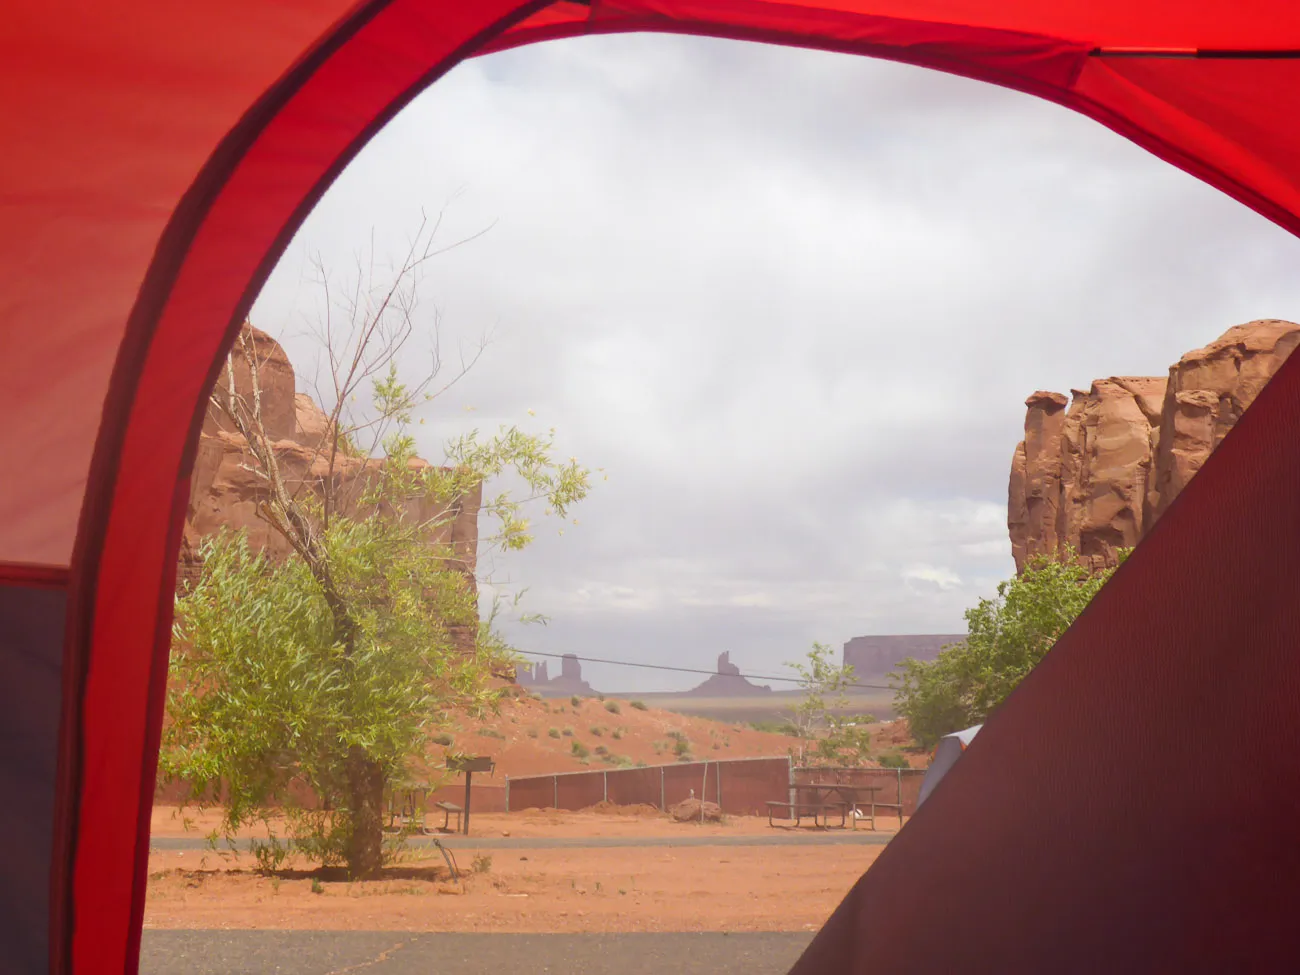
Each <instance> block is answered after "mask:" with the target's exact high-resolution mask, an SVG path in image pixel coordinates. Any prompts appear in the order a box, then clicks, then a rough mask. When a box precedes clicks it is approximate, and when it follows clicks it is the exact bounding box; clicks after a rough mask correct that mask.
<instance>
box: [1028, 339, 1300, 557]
mask: <svg viewBox="0 0 1300 975" xmlns="http://www.w3.org/2000/svg"><path fill="white" fill-rule="evenodd" d="M1297 344H1300V325H1295V324H1293V323H1291V322H1283V321H1277V320H1273V319H1268V320H1262V321H1254V322H1248V323H1246V324H1244V325H1237V326H1234V327H1233V328H1230V329H1229V330H1228V331H1227V332H1225V333H1224V334H1223V335H1222V336H1220V337H1219V338H1218V339H1217V340H1215V341H1214V342H1212V343H1210V344H1209V345H1207V346H1205V347H1204V348H1201V349H1196V350H1195V351H1193V352H1189V353H1187V354H1186V355H1184V356H1183V357H1182V358H1181V359H1179V360H1178V362H1177V363H1175V364H1174V365H1173V366H1171V367H1170V369H1169V375H1168V377H1167V378H1166V377H1150V376H1141V377H1135V376H1116V377H1111V378H1110V379H1098V380H1096V381H1095V382H1094V383H1093V384H1092V386H1091V387H1090V388H1089V389H1088V390H1086V391H1084V390H1078V389H1075V390H1071V394H1072V397H1073V398H1072V400H1070V401H1067V400H1066V398H1065V397H1064V396H1063V395H1061V394H1060V393H1052V392H1042V391H1040V392H1036V393H1034V394H1033V395H1032V396H1030V397H1029V398H1028V399H1027V400H1025V406H1026V408H1027V412H1026V414H1025V439H1024V440H1023V441H1022V442H1021V443H1020V444H1018V445H1017V446H1016V451H1015V454H1014V456H1013V458H1012V461H1011V478H1010V482H1009V485H1008V491H1007V494H1008V503H1007V529H1008V531H1009V533H1010V535H1011V550H1012V556H1013V557H1014V558H1015V562H1016V571H1017V572H1019V571H1021V570H1022V569H1023V568H1024V566H1025V563H1026V561H1027V560H1028V559H1029V558H1032V557H1034V556H1038V555H1052V554H1055V553H1059V552H1061V551H1062V550H1063V549H1064V548H1065V547H1066V546H1070V547H1073V548H1074V550H1075V551H1076V552H1077V553H1078V556H1079V559H1080V561H1082V562H1083V563H1084V564H1085V565H1088V566H1089V567H1091V568H1093V569H1101V568H1104V567H1107V566H1112V565H1114V564H1115V563H1116V560H1117V554H1116V553H1117V550H1118V549H1120V548H1129V547H1132V546H1134V545H1136V544H1137V543H1138V542H1139V541H1140V540H1141V539H1142V537H1143V536H1144V535H1145V533H1146V532H1148V531H1150V529H1151V526H1152V525H1154V524H1155V522H1156V520H1157V519H1158V518H1159V517H1160V516H1161V515H1162V514H1163V513H1164V512H1165V511H1166V510H1167V509H1168V508H1169V505H1170V504H1171V503H1172V502H1173V500H1174V499H1175V498H1176V497H1177V496H1178V493H1179V492H1180V491H1181V490H1182V489H1183V488H1184V487H1185V486H1186V485H1187V482H1188V481H1190V480H1191V478H1192V476H1193V475H1194V474H1195V473H1196V472H1197V471H1198V470H1200V468H1201V465H1202V464H1204V463H1205V459H1206V458H1207V457H1209V455H1210V454H1211V453H1212V452H1213V451H1214V449H1215V448H1216V447H1218V445H1219V444H1220V443H1221V442H1222V441H1223V438H1224V436H1226V435H1227V433H1228V431H1229V430H1231V429H1232V427H1233V426H1234V425H1235V424H1236V422H1237V420H1238V419H1240V418H1241V414H1242V413H1243V412H1245V410H1246V408H1247V407H1248V406H1250V404H1251V403H1252V402H1254V399H1255V397H1256V396H1258V395H1259V391H1260V390H1261V389H1263V388H1264V385H1265V383H1267V382H1268V380H1269V378H1270V377H1271V376H1272V375H1273V373H1275V372H1276V371H1277V370H1278V368H1279V367H1280V366H1281V365H1282V363H1283V362H1285V361H1286V359H1287V357H1288V356H1289V355H1290V354H1291V352H1292V350H1293V349H1295V347H1296V345H1297ZM1067 402H1069V409H1068V410H1067V409H1066V404H1067Z"/></svg>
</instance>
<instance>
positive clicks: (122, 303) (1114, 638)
mask: <svg viewBox="0 0 1300 975" xmlns="http://www.w3.org/2000/svg"><path fill="white" fill-rule="evenodd" d="M633 30H643V31H664V32H681V33H694V34H707V35H714V36H719V37H730V38H736V39H742V40H753V41H762V42H770V43H779V44H790V45H800V46H805V47H815V48H823V49H826V50H831V51H842V52H845V53H852V54H862V55H869V56H874V57H883V58H892V59H895V60H899V61H906V62H911V63H914V64H918V65H923V66H927V67H931V68H935V69H938V70H943V71H949V72H953V73H958V74H963V75H967V76H969V77H972V78H977V79H982V80H985V81H988V82H991V83H994V84H1000V85H1004V86H1008V87H1012V88H1016V89H1019V90H1022V91H1025V92H1028V93H1031V94H1034V95H1038V96H1040V97H1043V98H1048V99H1051V100H1053V101H1056V102H1058V103H1060V104H1061V105H1064V106H1066V107H1068V108H1071V109H1074V110H1075V111H1079V112H1082V113H1084V114H1086V115H1089V116H1091V117H1092V118H1094V119H1096V120H1098V121H1099V122H1101V123H1102V124H1104V125H1107V126H1109V127H1110V128H1112V129H1114V130H1115V131H1117V132H1119V133H1121V134H1123V135H1125V136H1127V137H1128V138H1130V139H1132V140H1134V141H1135V142H1137V143H1139V144H1140V145H1142V146H1144V147H1146V148H1147V149H1149V150H1150V151H1152V152H1153V153H1155V154H1157V155H1158V156H1160V157H1161V158H1164V159H1166V160H1168V161H1169V162H1171V163H1172V164H1174V165H1176V166H1179V167H1181V168H1183V169H1185V170H1187V171H1188V172H1191V173H1193V174H1195V175H1197V176H1198V177H1200V178H1202V179H1204V180H1206V181H1207V182H1209V183H1211V184H1212V185H1214V186H1217V187H1219V188H1220V189H1222V190H1223V191H1224V192H1226V193H1228V194H1230V195H1231V196H1233V197H1235V198H1236V199H1238V200H1240V201H1241V202H1242V203H1244V204H1245V205H1247V206H1249V207H1251V208H1253V209H1255V210H1256V211H1258V212H1259V213H1261V214H1263V215H1265V216H1266V217H1268V218H1269V219H1272V220H1274V221H1276V222H1277V223H1279V224H1281V225H1282V226H1284V227H1287V228H1288V229H1291V230H1292V231H1300V126H1297V125H1296V124H1295V119H1296V118H1297V117H1300V7H1298V6H1296V5H1295V4H1293V3H1291V2H1290V0H1233V2H1229V0H1180V2H1174V0H1057V2H1054V3H1045V2H1042V0H784V2H769V0H590V2H573V0H561V2H556V3H545V2H539V0H529V2H522V0H473V2H470V0H368V2H360V3H352V2H348V0H294V2H291V3H266V2H264V0H189V2H186V3H174V2H164V0H118V2H116V3H112V4H87V3H74V2H71V0H49V2H47V3H44V4H24V5H16V6H14V9H10V10H7V11H6V16H5V27H4V30H3V31H0V79H2V83H0V124H2V125H3V131H4V132H5V134H6V137H7V138H6V151H5V152H4V153H2V154H0V389H3V390H4V397H5V398H4V422H3V424H0V456H3V457H4V458H5V464H6V470H5V474H4V475H3V476H0V677H4V678H8V679H6V680H0V688H2V689H0V714H3V715H4V717H3V719H2V720H0V732H3V734H0V742H2V743H3V745H2V746H0V785H3V786H4V790H3V791H4V794H5V795H6V797H7V800H8V801H7V802H6V803H5V804H3V805H4V806H5V807H6V808H5V810H4V812H3V813H0V823H2V824H3V825H4V826H6V827H8V829H9V835H10V836H12V837H15V838H16V839H17V842H14V843H11V844H8V845H7V846H5V847H4V848H0V863H2V864H3V866H2V867H0V877H2V878H3V879H2V880H0V907H3V908H5V909H4V910H0V941H3V944H4V950H5V955H6V958H12V959H14V960H15V964H17V965H19V966H21V969H22V970H26V971H36V970H42V969H44V968H46V967H47V966H48V968H49V970H51V971H57V972H67V971H74V972H77V973H87V972H100V971H106V972H107V971H111V972H122V971H133V970H134V966H135V958H136V955H137V952H138V944H139V930H140V922H141V916H142V911H143V897H144V889H145V864H146V852H147V849H146V847H147V842H146V841H147V836H148V824H149V805H150V799H151V795H152V789H153V780H154V772H155V764H156V752H157V744H158V738H159V729H160V721H161V710H162V702H163V691H164V684H165V677H166V663H167V649H168V633H169V622H170V605H171V594H172V588H173V584H174V574H175V568H174V567H175V560H176V553H177V549H178V533H179V529H180V525H181V521H182V517H183V514H184V506H185V503H186V499H187V490H186V483H185V479H186V476H187V472H188V470H189V468H190V463H191V461H192V458H193V451H194V448H195V443H196V440H197V431H198V426H199V421H200V418H201V415H202V404H203V397H204V393H205V391H206V389H207V387H208V386H209V385H210V384H211V382H212V380H213V376H214V368H215V363H216V362H217V361H218V358H219V356H220V355H221V354H222V352H223V351H224V349H225V348H226V347H227V346H228V345H229V343H230V342H231V341H232V339H233V335H234V328H235V327H236V324H237V323H238V322H239V321H240V320H241V318H242V316H243V315H244V313H245V312H246V311H247V309H248V307H249V305H250V304H251V302H252V299H253V297H254V295H255V293H256V291H257V289H258V287H259V286H260V285H261V283H262V282H263V280H264V279H265V277H266V275H267V274H268V273H269V270H270V268H271V267H272V265H273V263H274V261H275V260H276V258H277V256H278V255H279V253H280V252H281V250H282V249H283V247H284V246H285V244H286V242H287V241H288V239H289V238H290V236H291V235H292V233H293V231H294V229H295V228H296V227H297V226H298V224H299V223H300V221H301V220H302V219H303V216H304V215H305V214H306V212H307V211H308V210H309V209H310V207H311V206H312V204H313V203H314V201H315V200H316V199H317V198H318V197H319V196H320V194H321V193H322V192H323V190H324V188H325V187H326V186H327V185H328V184H329V182H330V181H331V179H332V178H333V177H334V176H335V175H336V174H337V173H338V172H339V170H340V169H341V168H342V167H343V166H345V165H346V164H347V162H348V160H349V159H350V158H351V157H352V156H353V155H354V154H355V153H356V152H357V150H358V149H359V147H360V146H362V145H363V144H364V143H365V142H366V140H367V139H368V138H369V137H370V136H371V135H373V134H374V132H375V131H377V130H378V128H380V127H381V126H382V125H383V124H384V122H385V121H386V120H387V119H389V118H391V117H392V115H393V114H394V113H395V112H397V111H398V110H399V109H400V108H401V107H402V106H403V105H404V104H406V102H407V101H409V100H410V98H411V97H413V96H414V95H415V94H416V93H418V92H419V91H421V90H422V89H423V88H425V87H426V86H428V85H429V84H431V83H432V82H433V81H435V80H436V79H437V78H438V77H440V76H441V75H442V74H443V73H445V72H446V71H447V70H449V69H450V68H451V67H452V66H454V65H455V64H456V63H457V62H459V61H460V60H462V59H464V58H466V57H471V56H474V55H478V54H483V53H486V52H489V51H492V50H499V49H503V48H506V47H513V46H518V45H522V44H528V43H534V42H537V41H542V40H547V39H553V38H558V37H567V36H573V35H579V34H596V33H609V32H616V31H633ZM1298 370H1300V364H1298V363H1291V364H1288V366H1287V367H1285V368H1284V369H1283V370H1281V371H1280V372H1279V373H1278V375H1277V377H1276V378H1275V379H1274V381H1273V383H1272V384H1271V386H1270V388H1269V389H1268V390H1267V391H1266V392H1265V394H1264V395H1262V396H1261V397H1260V398H1259V400H1257V402H1256V404H1255V405H1254V406H1253V407H1252V408H1251V410H1250V413H1249V415H1248V416H1247V417H1246V418H1245V419H1244V420H1243V421H1242V423H1241V424H1240V425H1239V426H1238V428H1237V429H1235V430H1234V431H1233V433H1232V435H1231V436H1230V437H1229V438H1228V440H1227V442H1226V443H1225V444H1224V446H1223V447H1222V448H1221V449H1220V451H1218V452H1217V453H1216V454H1215V455H1214V457H1213V458H1212V459H1211V461H1210V463H1209V464H1207V465H1206V468H1205V470H1204V471H1203V472H1202V473H1201V475H1200V476H1199V477H1198V478H1197V479H1196V480H1195V481H1194V482H1193V483H1192V485H1191V487H1190V488H1189V489H1188V490H1187V491H1186V492H1185V493H1184V494H1183V495H1182V497H1181V498H1180V499H1179V501H1178V503H1177V504H1176V505H1175V506H1174V507H1173V508H1172V509H1171V510H1170V512H1169V513H1168V514H1167V515H1166V516H1165V518H1164V519H1163V520H1162V521H1161V523H1160V525H1159V527H1158V528H1157V530H1156V531H1155V532H1154V533H1153V534H1152V536H1151V537H1150V538H1149V539H1148V540H1147V541H1146V542H1144V543H1143V545H1142V547H1141V550H1140V551H1139V552H1138V553H1137V554H1135V555H1134V557H1133V558H1132V559H1131V560H1130V561H1129V562H1128V563H1127V564H1126V566H1125V567H1124V568H1123V569H1122V571H1121V572H1119V573H1118V574H1117V575H1116V577H1115V579H1114V581H1113V582H1112V583H1111V584H1110V585H1109V586H1108V587H1107V589H1106V591H1105V593H1104V594H1103V596H1102V597H1101V598H1099V599H1098V600H1097V601H1096V603H1094V605H1093V606H1092V607H1091V608H1090V609H1089V610H1088V612H1087V613H1086V614H1085V615H1084V616H1083V617H1082V618H1081V619H1080V621H1079V622H1078V624H1077V625H1076V626H1075V627H1074V628H1073V629H1072V630H1071V631H1070V633H1069V634H1068V635H1067V636H1066V638H1065V639H1064V640H1063V641H1062V642H1061V645H1060V646H1059V647H1058V648H1057V650H1056V651H1054V652H1053V654H1052V655H1051V656H1050V657H1049V659H1048V661H1047V663H1046V664H1045V665H1044V666H1043V667H1041V668H1040V669H1039V670H1038V671H1037V672H1036V673H1035V674H1034V675H1033V677H1032V678H1031V679H1030V680H1029V681H1028V682H1027V683H1026V685H1025V686H1024V687H1023V688H1022V690H1021V691H1020V692H1018V693H1017V694H1016V695H1015V696H1014V697H1013V699H1012V700H1011V702H1010V703H1009V704H1008V705H1007V707H1006V708H1005V709H1004V710H1003V711H1001V712H999V714H998V715H996V716H995V719H994V720H992V721H990V722H989V723H988V725H987V726H986V728H985V730H984V731H983V732H982V733H981V735H980V738H979V740H978V742H977V743H976V744H975V745H974V746H972V748H971V749H970V752H969V753H968V754H967V755H966V757H965V759H964V760H963V761H962V763H961V764H960V766H959V767H958V768H957V769H956V770H955V771H954V772H953V774H952V776H951V777H950V780H949V781H946V782H945V784H944V788H943V789H942V790H941V791H939V792H937V793H936V795H935V797H934V799H932V800H931V801H930V802H927V804H926V806H925V808H924V810H922V812H921V814H919V815H918V816H917V818H916V820H915V821H914V822H913V823H912V824H910V825H909V826H908V828H907V829H906V830H905V831H904V832H903V834H902V835H901V836H900V837H899V838H898V840H897V841H895V843H894V844H891V846H890V847H889V849H888V850H887V851H886V853H885V854H884V856H882V858H881V860H880V862H879V863H878V864H877V866H876V867H875V868H874V869H873V870H872V871H871V872H870V873H869V874H868V875H867V876H866V877H865V878H864V880H863V881H862V883H861V884H860V885H859V886H858V888H857V889H856V890H855V891H854V893H853V894H852V896H851V897H850V898H849V899H848V900H847V901H846V902H845V904H844V906H843V907H842V908H841V909H840V911H839V912H838V913H837V914H836V915H835V917H834V918H833V919H832V921H831V922H830V924H829V925H828V926H827V928H826V930H825V931H824V932H823V933H822V934H821V935H820V936H819V938H818V939H817V941H816V942H815V944H814V945H813V947H812V949H810V952H809V954H808V956H807V957H806V958H805V960H804V961H803V962H802V963H801V965H800V968H799V971H800V972H812V971H848V970H855V971H856V970H865V969H866V968H867V967H868V966H872V965H877V964H878V965H879V966H881V967H882V968H883V969H884V970H909V971H955V970H998V971H1074V970H1078V971H1085V970H1087V971H1091V970H1097V969H1098V968H1106V969H1113V968H1116V967H1119V968H1124V969H1130V968H1143V969H1149V968H1153V967H1154V968H1161V969H1179V970H1187V969H1189V968H1191V969H1205V970H1210V969H1215V970H1223V969H1225V968H1260V967H1263V968H1267V969H1269V970H1277V969H1279V968H1284V967H1290V966H1289V965H1286V964H1285V963H1287V962H1291V961H1292V955H1294V954H1295V953H1296V952H1297V950H1298V948H1297V944H1296V942H1295V940H1294V939H1293V938H1292V937H1291V936H1290V935H1288V934H1286V933H1284V932H1286V931H1287V930H1288V928H1289V926H1288V925H1287V924H1285V923H1284V922H1283V919H1282V917H1281V914H1280V912H1281V910H1282V909H1283V905H1289V902H1290V898H1289V897H1287V896H1286V895H1288V894H1292V893H1294V891H1295V884H1296V881H1295V880H1294V879H1293V878H1296V877H1297V876H1300V871H1297V870H1295V869H1294V867H1295V866H1296V864H1295V863H1293V862H1292V860H1293V859H1294V857H1295V853H1294V852H1293V851H1294V850H1295V848H1296V844H1295V843H1294V842H1292V841H1291V830H1292V828H1293V819H1294V817H1290V813H1291V811H1292V809H1293V807H1295V806H1296V805H1297V803H1298V802H1300V780H1298V779H1297V772H1296V771H1295V763H1294V762H1293V761H1291V760H1290V755H1291V754H1292V750H1293V746H1294V745H1295V744H1296V740H1297V737H1298V736H1300V709H1297V708H1296V707H1295V706H1294V702H1295V701H1296V699H1297V698H1296V694H1295V692H1296V690H1297V687H1296V683H1297V668H1296V666H1295V664H1294V663H1293V660H1292V656H1291V654H1292V649H1293V647H1294V643H1295V637H1294V634H1296V633H1297V632H1298V627H1297V624H1298V623H1300V620H1297V619H1296V615H1297V613H1300V600H1297V599H1296V598H1295V592H1294V584H1293V580H1294V579H1295V578H1296V569H1297V568H1298V567H1297V565H1296V564H1295V562H1296V560H1297V558H1300V555H1297V552H1298V551H1300V547H1298V546H1297V545H1296V544H1295V543H1294V541H1293V540H1294V539H1295V538H1296V537H1298V534H1300V533H1298V532H1297V529H1300V492H1297V491H1295V490H1294V489H1293V485H1294V484H1296V483H1298V476H1300V436H1297V433H1298V432H1300V431H1298V430H1297V427H1298V425H1300V372H1298ZM19 472H20V473H19ZM1103 785H1105V789H1104V790H1103V788H1102V786H1103ZM1228 796H1230V797H1231V799H1230V802H1228V801H1226V800H1225V804H1224V806H1223V808H1222V809H1220V808H1219V807H1218V806H1217V805H1216V803H1215V802H1214V800H1215V798H1216V797H1228ZM1116 797H1124V798H1125V801H1124V802H1120V801H1119V799H1117V798H1116ZM1229 813H1231V815H1229ZM958 824H960V828H958ZM19 846H21V847H22V848H21V849H14V847H19ZM1270 857H1272V858H1273V859H1272V861H1270V859H1269V858H1270ZM45 891H48V898H45V897H44V896H43V892H45ZM936 918H941V919H942V928H941V929H940V928H937V927H936V921H935V919H936ZM1288 920H1289V919H1288ZM937 930H942V931H943V932H944V936H943V937H936V936H935V932H936V931H937Z"/></svg>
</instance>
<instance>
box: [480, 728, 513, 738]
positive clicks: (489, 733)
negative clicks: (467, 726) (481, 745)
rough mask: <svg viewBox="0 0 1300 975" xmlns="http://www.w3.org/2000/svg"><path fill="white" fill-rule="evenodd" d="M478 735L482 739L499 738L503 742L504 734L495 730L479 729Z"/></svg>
mask: <svg viewBox="0 0 1300 975" xmlns="http://www.w3.org/2000/svg"><path fill="white" fill-rule="evenodd" d="M478 733H479V735H480V736H481V737H483V738H499V739H500V740H502V741H505V737H506V736H505V734H504V733H502V732H500V731H497V730H496V729H495V728H479V730H478Z"/></svg>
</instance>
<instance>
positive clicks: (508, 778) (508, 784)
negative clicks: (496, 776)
mask: <svg viewBox="0 0 1300 975" xmlns="http://www.w3.org/2000/svg"><path fill="white" fill-rule="evenodd" d="M509 811H510V776H508V775H507V776H506V812H509Z"/></svg>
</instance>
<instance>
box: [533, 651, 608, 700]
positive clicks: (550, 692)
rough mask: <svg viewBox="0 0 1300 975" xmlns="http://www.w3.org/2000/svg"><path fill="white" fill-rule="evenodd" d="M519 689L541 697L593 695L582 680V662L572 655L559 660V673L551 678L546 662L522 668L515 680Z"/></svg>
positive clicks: (588, 686) (589, 687)
mask: <svg viewBox="0 0 1300 975" xmlns="http://www.w3.org/2000/svg"><path fill="white" fill-rule="evenodd" d="M515 679H516V680H517V681H518V682H519V684H520V686H521V687H527V688H528V689H530V690H534V691H537V692H538V693H539V694H541V695H542V696H543V697H568V696H569V695H571V694H578V695H580V696H585V697H590V696H593V695H595V693H596V692H595V691H594V690H593V689H592V687H591V685H590V684H588V683H587V682H586V681H585V680H583V679H582V661H580V660H579V659H578V658H577V656H576V655H574V654H572V653H566V654H565V655H564V656H562V657H561V658H560V673H559V676H557V677H551V676H550V675H549V673H548V672H547V666H546V661H545V660H543V661H542V662H541V663H539V664H534V665H533V666H532V667H524V668H523V669H522V670H520V671H519V672H518V675H517V676H516V678H515Z"/></svg>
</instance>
